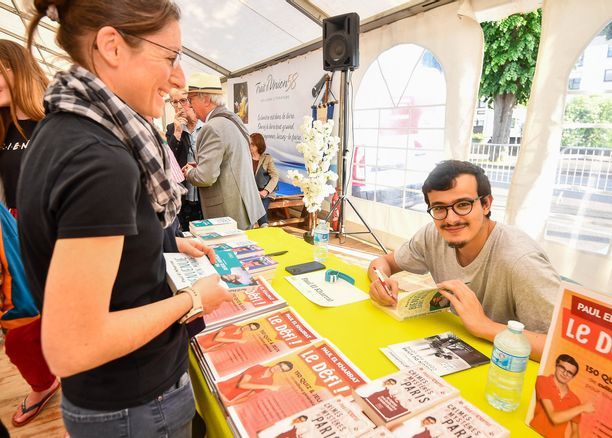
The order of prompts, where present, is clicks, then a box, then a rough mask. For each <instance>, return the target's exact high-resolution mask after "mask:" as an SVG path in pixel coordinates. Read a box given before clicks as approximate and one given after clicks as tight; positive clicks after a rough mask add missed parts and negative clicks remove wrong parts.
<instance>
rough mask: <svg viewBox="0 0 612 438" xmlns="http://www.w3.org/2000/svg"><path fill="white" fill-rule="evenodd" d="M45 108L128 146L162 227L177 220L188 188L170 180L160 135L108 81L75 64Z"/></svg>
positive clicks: (54, 88)
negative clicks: (79, 120)
mask: <svg viewBox="0 0 612 438" xmlns="http://www.w3.org/2000/svg"><path fill="white" fill-rule="evenodd" d="M45 109H46V111H47V112H48V113H52V112H60V111H61V112H68V113H74V114H78V115H80V116H83V117H87V118H89V119H91V120H93V121H95V122H97V123H99V124H100V125H102V126H104V127H105V128H106V129H108V130H109V131H110V132H112V133H113V134H114V135H115V136H116V137H117V138H118V139H119V140H121V141H122V142H123V143H125V144H126V145H128V146H129V147H130V149H131V151H132V153H133V155H134V157H135V158H136V161H137V162H138V166H139V167H140V171H141V174H142V175H143V182H144V184H145V186H146V188H147V193H148V194H149V200H150V201H151V205H152V206H153V210H155V212H156V213H157V215H158V217H159V219H160V221H161V223H162V226H163V227H164V228H165V227H167V226H168V225H170V224H171V223H172V222H173V221H174V219H175V217H176V215H177V214H178V212H179V210H180V209H181V195H182V194H183V193H184V192H185V189H184V188H183V187H182V186H180V185H179V184H177V183H176V182H174V180H173V179H172V178H171V177H169V175H170V161H169V159H168V156H167V155H166V151H165V149H164V147H163V146H162V139H161V137H160V135H159V134H158V133H157V130H156V129H154V128H153V127H152V126H151V124H150V123H149V122H147V121H146V120H145V119H144V118H143V117H142V116H140V115H139V114H137V113H136V112H135V111H134V110H133V109H132V108H130V107H129V106H128V105H127V104H126V103H125V102H123V101H122V100H121V99H120V98H119V97H117V96H116V95H115V94H114V93H113V92H112V91H111V90H109V89H108V87H107V86H106V85H105V84H104V82H102V81H101V80H100V79H98V78H97V77H96V76H94V75H93V74H92V73H91V72H89V71H88V70H86V69H84V68H83V67H80V66H78V65H73V66H72V67H71V68H70V69H69V70H67V71H63V72H59V73H57V74H56V75H55V78H54V79H53V82H52V83H51V84H50V85H49V88H48V89H47V92H46V94H45Z"/></svg>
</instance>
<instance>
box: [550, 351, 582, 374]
mask: <svg viewBox="0 0 612 438" xmlns="http://www.w3.org/2000/svg"><path fill="white" fill-rule="evenodd" d="M559 362H565V363H568V364H570V365H574V366H575V367H576V374H578V371H579V370H580V365H578V362H576V359H574V358H573V357H572V356H570V355H569V354H560V355H559V356H557V360H555V366H557V365H559ZM576 374H574V376H575V375H576Z"/></svg>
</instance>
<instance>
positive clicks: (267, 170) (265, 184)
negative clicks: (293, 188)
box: [249, 132, 278, 228]
mask: <svg viewBox="0 0 612 438" xmlns="http://www.w3.org/2000/svg"><path fill="white" fill-rule="evenodd" d="M249 149H250V150H251V157H252V159H253V172H254V173H255V183H256V184H257V190H259V197H260V198H261V202H262V204H263V207H264V210H265V211H266V213H265V214H264V215H263V216H262V217H261V218H260V219H259V220H258V221H257V223H258V224H259V226H260V227H262V228H265V227H267V226H268V206H269V205H270V201H272V198H270V194H271V193H272V192H273V191H274V190H276V186H277V185H278V171H277V170H276V166H275V165H274V159H273V158H272V155H270V154H268V153H267V152H266V140H264V138H263V135H261V134H260V133H259V132H255V133H253V134H251V142H250V144H249Z"/></svg>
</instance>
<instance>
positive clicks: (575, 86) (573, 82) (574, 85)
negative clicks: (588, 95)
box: [567, 78, 580, 90]
mask: <svg viewBox="0 0 612 438" xmlns="http://www.w3.org/2000/svg"><path fill="white" fill-rule="evenodd" d="M567 88H568V89H569V90H579V89H580V78H571V79H570V80H569V83H568V84H567Z"/></svg>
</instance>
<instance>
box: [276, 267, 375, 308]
mask: <svg viewBox="0 0 612 438" xmlns="http://www.w3.org/2000/svg"><path fill="white" fill-rule="evenodd" d="M285 278H286V279H287V281H288V282H289V283H291V284H292V285H293V286H294V287H295V288H296V289H297V290H299V291H300V292H301V293H302V295H304V296H305V297H306V298H308V299H309V300H310V301H312V302H313V303H315V304H318V305H319V306H323V307H337V306H343V305H345V304H350V303H356V302H358V301H363V300H367V299H369V298H370V296H369V295H368V294H367V293H365V292H363V291H362V290H361V289H359V288H357V287H355V286H353V285H352V284H350V283H348V282H347V281H345V280H343V279H340V278H339V279H338V280H337V281H336V282H335V283H330V282H328V281H325V271H324V270H322V271H316V272H310V273H308V274H302V275H292V276H288V277H285Z"/></svg>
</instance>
